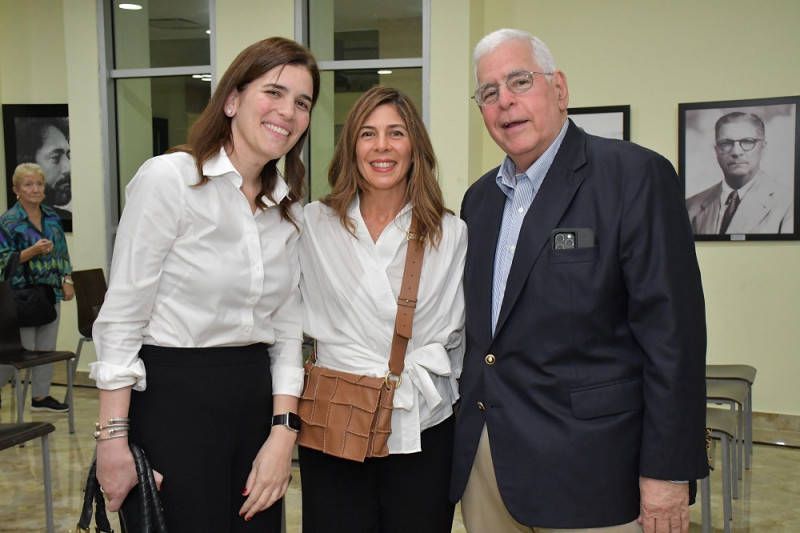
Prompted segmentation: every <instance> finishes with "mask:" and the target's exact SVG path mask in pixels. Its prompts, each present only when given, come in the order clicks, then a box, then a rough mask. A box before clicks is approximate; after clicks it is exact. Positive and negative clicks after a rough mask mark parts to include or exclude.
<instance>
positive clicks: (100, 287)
mask: <svg viewBox="0 0 800 533" xmlns="http://www.w3.org/2000/svg"><path fill="white" fill-rule="evenodd" d="M72 282H73V283H74V284H75V285H74V287H75V302H76V304H77V306H78V332H79V333H80V334H81V338H80V339H78V348H77V349H76V350H75V364H74V365H73V366H72V373H73V376H72V377H73V379H74V378H75V371H76V370H77V369H78V361H80V359H81V350H82V349H83V343H84V342H92V326H93V325H94V320H95V319H96V318H97V314H98V313H99V312H100V306H102V305H103V300H104V299H105V297H106V291H107V290H108V285H106V277H105V274H103V269H102V268H92V269H89V270H75V271H73V272H72Z"/></svg>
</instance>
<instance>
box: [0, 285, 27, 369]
mask: <svg viewBox="0 0 800 533" xmlns="http://www.w3.org/2000/svg"><path fill="white" fill-rule="evenodd" d="M22 349H23V348H22V340H21V339H20V336H19V321H18V320H17V306H16V304H15V303H14V291H13V289H11V283H10V282H8V281H2V282H0V355H2V354H5V353H13V354H18V353H19V352H20V351H21V350H22Z"/></svg>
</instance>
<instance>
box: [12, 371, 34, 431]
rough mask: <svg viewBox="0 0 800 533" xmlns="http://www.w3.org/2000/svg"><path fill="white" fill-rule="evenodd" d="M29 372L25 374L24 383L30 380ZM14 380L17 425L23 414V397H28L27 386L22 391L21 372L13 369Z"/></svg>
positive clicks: (20, 421)
mask: <svg viewBox="0 0 800 533" xmlns="http://www.w3.org/2000/svg"><path fill="white" fill-rule="evenodd" d="M30 375H31V370H30V369H28V371H27V372H26V373H25V382H26V383H27V382H28V378H30ZM14 379H15V381H16V393H17V424H21V423H22V419H23V416H24V414H25V397H26V396H27V395H28V390H27V389H28V386H27V385H25V387H24V389H23V386H22V371H20V370H19V369H17V368H15V369H14Z"/></svg>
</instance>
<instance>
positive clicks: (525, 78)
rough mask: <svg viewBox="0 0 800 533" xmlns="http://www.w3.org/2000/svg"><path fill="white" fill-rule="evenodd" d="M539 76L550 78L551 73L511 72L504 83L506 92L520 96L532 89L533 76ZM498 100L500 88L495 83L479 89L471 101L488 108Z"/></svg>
mask: <svg viewBox="0 0 800 533" xmlns="http://www.w3.org/2000/svg"><path fill="white" fill-rule="evenodd" d="M534 74H541V75H542V76H552V75H553V73H552V72H533V71H532V72H525V71H523V72H512V73H511V74H509V75H508V77H507V78H506V81H505V85H506V87H508V90H509V91H511V92H512V93H514V94H522V93H524V92H527V91H530V90H531V87H533V75H534ZM499 98H500V86H499V85H497V84H496V83H487V84H486V85H484V86H483V87H479V88H478V90H477V91H475V94H473V95H472V99H473V100H475V102H476V103H477V104H478V105H479V106H480V107H489V106H493V105H494V104H496V103H497V100H498V99H499Z"/></svg>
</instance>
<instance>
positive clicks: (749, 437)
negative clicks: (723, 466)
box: [744, 383, 753, 470]
mask: <svg viewBox="0 0 800 533" xmlns="http://www.w3.org/2000/svg"><path fill="white" fill-rule="evenodd" d="M745 406H746V407H745V410H744V426H745V437H744V438H745V448H746V452H745V454H744V467H745V468H746V469H747V470H750V457H751V456H752V455H753V387H752V385H750V384H749V383H748V384H747V402H746V403H745Z"/></svg>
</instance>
